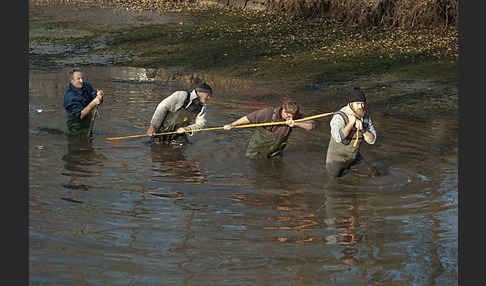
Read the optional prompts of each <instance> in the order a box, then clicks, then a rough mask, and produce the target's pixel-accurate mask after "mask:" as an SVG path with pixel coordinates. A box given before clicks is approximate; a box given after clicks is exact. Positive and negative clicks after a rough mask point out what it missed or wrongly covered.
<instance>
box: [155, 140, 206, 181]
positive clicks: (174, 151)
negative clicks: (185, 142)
mask: <svg viewBox="0 0 486 286" xmlns="http://www.w3.org/2000/svg"><path fill="white" fill-rule="evenodd" d="M147 144H150V143H147ZM185 148H188V147H187V146H178V145H170V144H150V158H151V160H152V162H154V163H159V164H154V165H153V166H152V171H153V172H154V174H153V175H152V180H153V181H155V182H175V183H197V184H200V183H203V182H204V180H205V176H204V173H203V172H202V170H201V167H200V166H199V162H198V161H196V160H188V159H187V158H186V156H185V155H184V149H185Z"/></svg>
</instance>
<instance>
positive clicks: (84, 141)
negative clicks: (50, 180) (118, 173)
mask: <svg viewBox="0 0 486 286" xmlns="http://www.w3.org/2000/svg"><path fill="white" fill-rule="evenodd" d="M67 140H68V144H67V153H66V154H65V155H64V156H63V157H62V160H63V161H64V169H65V170H66V171H65V172H63V173H62V174H63V175H65V176H69V177H70V180H69V183H67V184H63V187H65V188H67V189H70V190H72V192H71V197H69V198H62V199H63V200H67V201H71V202H75V203H82V201H80V200H78V199H76V197H77V195H78V194H79V192H80V191H87V190H88V189H89V186H88V185H86V184H83V183H82V182H81V181H82V178H83V177H84V178H88V177H92V176H95V175H96V174H95V173H94V172H93V171H91V170H89V167H90V166H92V165H96V164H98V163H99V162H100V160H101V159H103V155H102V154H99V153H97V152H95V149H94V148H93V146H92V143H91V140H90V139H89V138H88V137H82V138H80V137H75V136H67Z"/></svg>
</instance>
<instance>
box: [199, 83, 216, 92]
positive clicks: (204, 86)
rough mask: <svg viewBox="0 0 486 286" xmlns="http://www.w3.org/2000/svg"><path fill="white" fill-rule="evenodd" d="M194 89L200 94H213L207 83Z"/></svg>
mask: <svg viewBox="0 0 486 286" xmlns="http://www.w3.org/2000/svg"><path fill="white" fill-rule="evenodd" d="M195 89H196V91H200V92H206V93H211V94H212V93H213V89H212V88H211V87H210V86H209V84H207V83H203V84H200V85H199V86H197V87H196V88H195Z"/></svg>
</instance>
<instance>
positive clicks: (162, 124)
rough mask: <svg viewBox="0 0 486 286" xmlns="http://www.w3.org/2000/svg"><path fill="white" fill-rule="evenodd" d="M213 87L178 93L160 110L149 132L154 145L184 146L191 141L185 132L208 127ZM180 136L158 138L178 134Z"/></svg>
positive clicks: (202, 87) (158, 109)
mask: <svg viewBox="0 0 486 286" xmlns="http://www.w3.org/2000/svg"><path fill="white" fill-rule="evenodd" d="M212 94H213V91H212V89H211V87H210V86H209V85H208V84H206V83H203V84H201V85H199V86H197V87H196V88H195V89H193V90H192V91H191V92H189V91H175V92H174V93H172V94H171V95H169V96H168V97H166V98H165V99H163V100H162V101H161V102H160V103H159V104H158V105H157V107H156V109H155V112H154V114H153V116H152V120H151V121H150V126H149V128H148V130H147V132H146V134H147V135H149V136H151V142H152V143H168V144H176V145H183V144H185V143H188V142H189V140H188V138H187V135H186V134H185V132H187V131H191V130H195V129H201V128H203V127H204V126H205V125H206V103H207V102H208V101H209V99H210V98H211V97H212ZM174 131H176V132H177V134H169V135H156V134H157V133H164V132H174Z"/></svg>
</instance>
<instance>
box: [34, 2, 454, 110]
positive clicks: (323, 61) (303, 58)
mask: <svg viewBox="0 0 486 286" xmlns="http://www.w3.org/2000/svg"><path fill="white" fill-rule="evenodd" d="M30 4H31V5H30V8H29V25H30V29H29V31H30V33H29V47H30V56H31V57H30V67H31V68H35V69H62V68H65V67H71V66H93V65H94V66H104V65H113V66H129V67H134V68H142V69H144V70H145V71H146V75H145V76H146V77H147V78H150V80H154V81H160V82H170V81H177V82H180V83H182V84H184V85H187V86H188V87H189V86H192V85H194V84H197V83H199V82H201V81H207V82H209V83H210V84H213V85H214V86H215V87H216V88H217V89H216V90H219V91H222V90H224V91H225V93H226V91H228V92H229V93H234V92H238V93H240V94H245V92H246V93H248V94H251V95H255V96H256V97H257V98H259V97H261V98H263V97H264V96H266V95H268V94H273V95H275V94H285V93H287V94H292V95H294V96H295V97H297V98H298V97H299V92H303V91H305V92H306V93H309V92H310V93H319V94H322V95H325V96H328V97H335V98H339V96H340V95H342V94H343V93H345V92H346V91H347V90H349V88H350V87H351V86H361V87H362V88H363V89H364V90H365V92H366V93H367V94H368V95H369V96H368V97H369V101H370V103H371V104H372V105H373V106H374V108H376V109H378V110H382V111H386V112H391V113H393V114H403V115H406V116H411V117H423V116H431V115H432V116H433V115H434V114H435V113H440V114H444V113H447V114H448V115H450V114H452V115H455V114H456V113H457V107H458V70H457V58H458V46H457V31H456V30H454V29H452V28H451V29H447V30H436V29H428V30H426V29H423V30H417V31H405V30H400V29H395V30H378V29H373V30H365V29H360V28H356V27H355V28H353V27H345V26H341V25H336V24H333V23H329V22H326V21H323V20H308V21H291V20H288V19H285V18H283V17H278V16H276V15H271V14H268V13H267V12H264V11H263V12H262V11H253V12H249V11H240V10H235V9H227V8H221V7H214V6H211V5H209V6H204V7H201V6H197V7H190V6H187V7H186V6H183V7H177V6H175V7H170V8H171V9H167V7H165V9H164V7H158V8H157V7H154V9H152V10H146V9H145V10H142V9H137V7H132V9H130V8H128V7H120V6H119V5H116V3H114V1H95V3H93V2H90V4H87V3H84V2H83V1H77V2H69V3H67V2H64V1H31V2H30Z"/></svg>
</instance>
